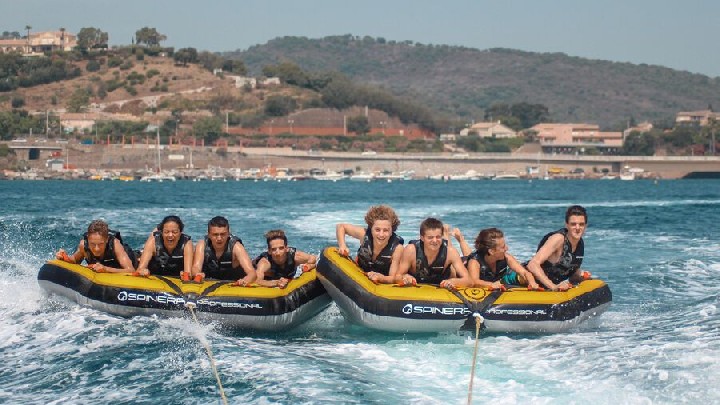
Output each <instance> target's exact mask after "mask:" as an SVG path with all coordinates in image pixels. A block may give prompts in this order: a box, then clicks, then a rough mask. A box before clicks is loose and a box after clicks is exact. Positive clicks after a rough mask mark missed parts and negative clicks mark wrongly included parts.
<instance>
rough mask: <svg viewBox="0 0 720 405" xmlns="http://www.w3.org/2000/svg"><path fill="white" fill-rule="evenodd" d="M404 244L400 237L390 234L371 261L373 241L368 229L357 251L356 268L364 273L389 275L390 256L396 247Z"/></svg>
mask: <svg viewBox="0 0 720 405" xmlns="http://www.w3.org/2000/svg"><path fill="white" fill-rule="evenodd" d="M403 243H405V241H404V240H403V238H402V237H400V236H398V235H396V234H395V232H393V233H392V235H391V236H390V240H389V241H388V244H387V245H385V247H384V248H383V249H382V250H381V251H380V253H379V254H378V255H377V258H375V259H374V260H373V239H372V233H371V231H370V228H367V230H365V237H364V238H363V243H362V245H361V246H360V249H358V251H357V262H358V266H360V268H361V269H363V270H365V271H374V272H377V273H382V274H384V275H386V276H387V275H390V264H391V263H392V255H393V252H395V248H396V247H397V245H402V244H403Z"/></svg>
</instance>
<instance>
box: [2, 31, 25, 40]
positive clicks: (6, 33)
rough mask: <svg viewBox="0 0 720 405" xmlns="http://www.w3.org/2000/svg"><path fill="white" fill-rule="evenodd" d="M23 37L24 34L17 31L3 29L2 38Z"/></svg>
mask: <svg viewBox="0 0 720 405" xmlns="http://www.w3.org/2000/svg"><path fill="white" fill-rule="evenodd" d="M20 38H22V35H20V33H19V32H17V31H13V32H10V31H3V33H2V35H0V39H20Z"/></svg>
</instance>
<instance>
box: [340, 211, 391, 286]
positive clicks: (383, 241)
mask: <svg viewBox="0 0 720 405" xmlns="http://www.w3.org/2000/svg"><path fill="white" fill-rule="evenodd" d="M365 224H366V225H367V226H365V227H363V226H360V225H352V224H344V223H341V224H337V226H336V227H335V235H336V236H337V242H338V253H340V254H341V255H343V256H349V255H350V251H349V250H348V247H347V245H346V244H345V235H349V236H352V237H353V238H355V239H358V240H360V241H361V244H360V249H358V252H357V258H356V260H357V263H358V266H360V268H361V269H362V270H363V271H365V272H366V275H367V277H368V278H369V279H370V280H371V281H373V282H374V283H394V282H395V274H396V273H397V270H398V265H399V263H400V259H401V258H402V252H403V244H404V243H405V241H404V240H403V238H401V237H400V236H398V235H397V234H396V233H395V232H396V231H397V228H398V226H399V225H400V219H399V218H398V216H397V214H396V213H395V210H393V209H392V208H390V207H389V206H387V205H376V206H372V207H370V209H369V210H368V211H367V213H366V214H365Z"/></svg>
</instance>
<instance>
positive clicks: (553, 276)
mask: <svg viewBox="0 0 720 405" xmlns="http://www.w3.org/2000/svg"><path fill="white" fill-rule="evenodd" d="M556 233H560V234H562V235H563V237H564V238H565V242H564V243H563V250H562V253H561V254H560V258H559V259H558V262H557V263H550V262H549V261H547V260H546V261H545V262H544V263H542V264H541V265H540V266H541V267H542V269H543V270H544V271H545V274H546V275H547V276H548V278H549V279H550V281H552V282H553V283H555V284H557V283H560V282H563V281H565V280H567V279H568V278H570V276H571V275H572V274H573V273H575V271H576V270H577V269H579V268H580V265H582V261H583V256H584V255H585V242H584V241H583V239H582V238H580V241H578V244H577V247H576V248H575V251H573V250H572V244H571V243H570V239H568V236H567V234H568V230H567V229H565V228H562V229H559V230H557V231H555V232H550V233H548V234H547V235H545V236H544V237H543V238H542V240H541V241H540V243H539V244H538V248H537V250H540V248H541V247H543V245H544V244H545V242H547V240H548V238H550V237H551V236H552V235H555V234H556Z"/></svg>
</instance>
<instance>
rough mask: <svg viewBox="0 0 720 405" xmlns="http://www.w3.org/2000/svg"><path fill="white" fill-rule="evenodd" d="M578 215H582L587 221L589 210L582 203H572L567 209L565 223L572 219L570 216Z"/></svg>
mask: <svg viewBox="0 0 720 405" xmlns="http://www.w3.org/2000/svg"><path fill="white" fill-rule="evenodd" d="M576 215H582V216H583V217H584V218H585V222H586V223H587V211H586V210H585V208H583V207H582V206H580V205H571V206H570V207H568V209H567V211H565V223H567V222H568V221H569V220H570V217H572V216H576Z"/></svg>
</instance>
